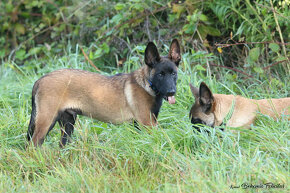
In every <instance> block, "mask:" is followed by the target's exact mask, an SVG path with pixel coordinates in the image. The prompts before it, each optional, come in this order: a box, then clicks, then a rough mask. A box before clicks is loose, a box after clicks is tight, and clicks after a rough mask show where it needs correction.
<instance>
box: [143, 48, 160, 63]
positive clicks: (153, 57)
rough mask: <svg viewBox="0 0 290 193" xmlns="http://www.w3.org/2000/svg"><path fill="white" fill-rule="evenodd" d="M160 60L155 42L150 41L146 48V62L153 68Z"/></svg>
mask: <svg viewBox="0 0 290 193" xmlns="http://www.w3.org/2000/svg"><path fill="white" fill-rule="evenodd" d="M159 61H160V55H159V53H158V50H157V48H156V46H155V44H154V43H153V42H149V43H148V45H147V47H146V49H145V64H147V65H148V66H149V67H151V68H153V67H154V65H155V64H156V63H157V62H159Z"/></svg>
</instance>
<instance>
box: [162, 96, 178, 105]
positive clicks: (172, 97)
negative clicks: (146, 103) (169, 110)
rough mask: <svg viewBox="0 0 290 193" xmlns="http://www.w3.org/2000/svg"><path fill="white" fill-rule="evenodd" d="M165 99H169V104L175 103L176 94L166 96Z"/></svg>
mask: <svg viewBox="0 0 290 193" xmlns="http://www.w3.org/2000/svg"><path fill="white" fill-rule="evenodd" d="M164 98H165V100H167V101H168V103H169V104H174V103H175V97H174V96H165V97H164Z"/></svg>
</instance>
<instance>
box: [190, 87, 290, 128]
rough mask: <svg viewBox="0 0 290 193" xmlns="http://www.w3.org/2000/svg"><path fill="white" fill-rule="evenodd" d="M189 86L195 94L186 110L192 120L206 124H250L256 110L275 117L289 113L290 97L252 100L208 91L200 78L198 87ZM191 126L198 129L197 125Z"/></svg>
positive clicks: (246, 125) (244, 126)
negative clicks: (190, 106) (191, 104)
mask: <svg viewBox="0 0 290 193" xmlns="http://www.w3.org/2000/svg"><path fill="white" fill-rule="evenodd" d="M190 88H191V92H192V93H193V95H194V97H195V104H194V105H193V106H192V108H191V110H190V114H189V117H190V119H191V123H192V124H203V125H207V126H210V127H215V126H221V125H223V124H225V125H226V126H229V127H243V128H250V126H251V124H253V123H254V121H255V119H256V115H257V112H260V113H262V114H265V115H268V116H270V117H273V118H278V117H279V116H280V115H281V114H284V115H287V116H289V115H290V98H280V99H261V100H254V99H247V98H244V97H242V96H234V95H225V94H212V92H211V91H210V89H209V88H208V86H207V85H206V84H205V83H204V82H202V83H201V84H200V87H199V89H198V88H196V87H194V86H192V85H191V84H190ZM288 119H290V117H289V118H288ZM195 128H196V129H198V130H199V128H198V127H197V126H195Z"/></svg>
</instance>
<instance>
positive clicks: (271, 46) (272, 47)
mask: <svg viewBox="0 0 290 193" xmlns="http://www.w3.org/2000/svg"><path fill="white" fill-rule="evenodd" d="M269 48H270V49H271V50H272V51H273V52H278V51H279V50H280V46H279V45H278V44H276V43H270V44H269Z"/></svg>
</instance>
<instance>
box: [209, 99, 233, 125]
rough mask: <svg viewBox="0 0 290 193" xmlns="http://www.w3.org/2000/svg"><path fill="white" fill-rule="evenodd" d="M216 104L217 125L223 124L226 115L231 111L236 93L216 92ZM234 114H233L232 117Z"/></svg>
mask: <svg viewBox="0 0 290 193" xmlns="http://www.w3.org/2000/svg"><path fill="white" fill-rule="evenodd" d="M214 99H215V106H214V111H213V113H214V116H215V124H214V125H215V126H220V125H221V124H223V122H224V119H225V117H226V116H227V114H228V113H229V112H230V111H231V108H232V104H233V100H235V96H234V95H222V94H214ZM232 117H233V116H231V118H232ZM231 118H230V119H229V120H227V121H228V124H229V123H230V121H231Z"/></svg>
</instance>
